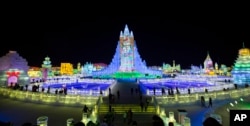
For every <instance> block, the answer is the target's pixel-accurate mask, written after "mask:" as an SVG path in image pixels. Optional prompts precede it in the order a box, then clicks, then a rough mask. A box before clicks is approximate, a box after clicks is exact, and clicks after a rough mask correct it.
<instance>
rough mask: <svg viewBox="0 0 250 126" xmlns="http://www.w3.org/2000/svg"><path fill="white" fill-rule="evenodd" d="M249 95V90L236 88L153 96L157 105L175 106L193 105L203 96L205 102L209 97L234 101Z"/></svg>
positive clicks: (247, 88)
mask: <svg viewBox="0 0 250 126" xmlns="http://www.w3.org/2000/svg"><path fill="white" fill-rule="evenodd" d="M249 95H250V88H249V87H245V88H238V89H229V90H226V91H224V90H221V91H213V92H209V91H208V92H200V93H191V94H174V95H169V96H164V95H163V96H155V99H156V100H157V103H158V104H160V105H164V104H166V105H168V104H177V103H194V102H199V101H200V98H201V96H204V98H205V100H206V101H208V99H209V97H211V98H212V99H214V100H225V99H234V98H239V97H245V96H249Z"/></svg>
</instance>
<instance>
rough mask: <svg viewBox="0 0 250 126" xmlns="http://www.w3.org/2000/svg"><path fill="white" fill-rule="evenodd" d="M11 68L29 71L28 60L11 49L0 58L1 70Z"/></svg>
mask: <svg viewBox="0 0 250 126" xmlns="http://www.w3.org/2000/svg"><path fill="white" fill-rule="evenodd" d="M9 69H19V70H23V71H28V69H29V66H28V62H27V60H26V59H24V58H23V57H21V56H20V55H19V54H18V53H17V52H16V51H9V53H7V54H6V55H5V56H2V57H1V58H0V71H5V70H9Z"/></svg>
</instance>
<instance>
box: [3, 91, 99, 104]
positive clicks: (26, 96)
mask: <svg viewBox="0 0 250 126" xmlns="http://www.w3.org/2000/svg"><path fill="white" fill-rule="evenodd" d="M0 95H3V96H6V97H9V98H13V99H18V100H22V101H32V102H36V103H44V104H63V105H74V106H83V105H90V106H92V105H95V104H96V102H97V100H98V99H99V97H95V96H81V95H56V94H49V93H42V92H31V91H21V90H13V89H10V88H6V87H0Z"/></svg>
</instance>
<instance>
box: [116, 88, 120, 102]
mask: <svg viewBox="0 0 250 126" xmlns="http://www.w3.org/2000/svg"><path fill="white" fill-rule="evenodd" d="M117 99H118V100H119V99H120V91H119V90H118V91H117Z"/></svg>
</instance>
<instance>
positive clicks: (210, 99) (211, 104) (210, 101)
mask: <svg viewBox="0 0 250 126" xmlns="http://www.w3.org/2000/svg"><path fill="white" fill-rule="evenodd" d="M212 106H213V103H212V98H211V97H209V105H208V107H211V108H212Z"/></svg>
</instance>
